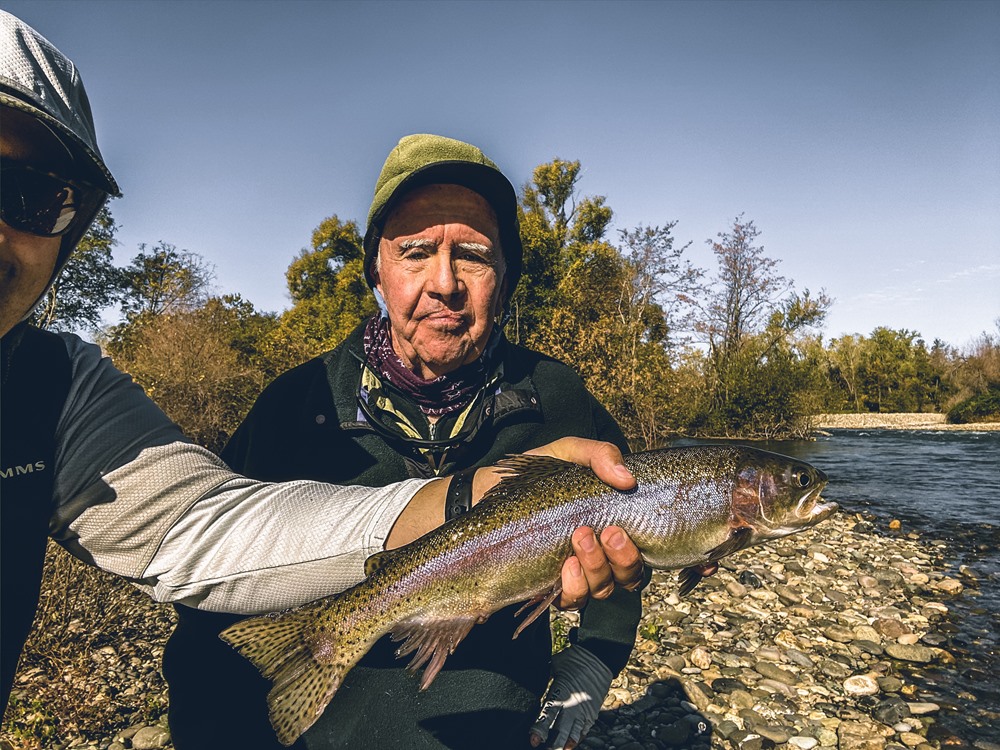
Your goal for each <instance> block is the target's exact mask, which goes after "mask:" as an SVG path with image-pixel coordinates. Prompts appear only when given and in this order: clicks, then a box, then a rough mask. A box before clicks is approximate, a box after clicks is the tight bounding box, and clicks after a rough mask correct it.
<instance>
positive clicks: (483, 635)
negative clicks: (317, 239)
mask: <svg viewBox="0 0 1000 750" xmlns="http://www.w3.org/2000/svg"><path fill="white" fill-rule="evenodd" d="M364 253H365V256H364V262H365V273H366V277H367V279H368V282H369V284H370V286H371V287H372V289H373V291H374V293H375V294H376V297H377V298H378V300H379V304H380V307H381V308H382V310H383V312H382V313H378V314H376V315H374V316H373V317H372V318H371V319H369V320H367V321H365V322H363V323H362V324H361V325H360V326H359V327H358V328H357V329H356V330H355V331H354V332H353V333H352V334H351V335H350V336H348V338H347V339H346V340H345V341H344V342H343V343H342V344H340V345H339V346H338V347H337V348H335V349H334V350H333V351H330V352H327V353H326V354H324V355H322V356H320V357H317V358H316V359H314V360H312V361H310V362H307V363H305V364H304V365H301V366H300V367H298V368H295V369H294V370H291V371H290V372H287V373H285V374H284V375H282V376H280V377H279V378H278V379H277V380H275V381H274V383H272V384H271V385H270V386H269V387H268V388H267V389H265V391H264V393H263V394H262V395H261V396H260V398H259V399H258V401H257V403H256V404H255V405H254V407H253V409H252V410H251V412H250V414H249V415H248V416H247V418H246V420H245V421H244V423H243V424H242V425H241V426H240V428H239V429H238V430H237V431H236V433H235V434H234V436H233V438H232V440H231V441H230V443H229V445H228V446H227V447H226V449H225V450H224V451H223V453H222V456H223V458H224V459H225V460H226V462H227V463H228V464H229V465H230V466H231V467H232V468H233V469H234V470H237V471H242V472H245V473H246V474H247V475H249V476H253V477H256V478H259V479H266V480H270V481H285V480H289V479H294V478H308V479H315V480H323V481H329V482H336V483H345V484H355V485H369V486H382V485H386V484H389V483H391V482H395V481H400V480H404V479H406V478H407V477H418V476H420V477H431V476H442V475H446V474H452V473H454V472H458V473H457V474H456V476H455V478H454V479H453V480H452V482H451V485H450V487H449V493H448V500H447V503H446V510H445V514H444V515H443V516H442V514H441V512H440V508H438V507H434V508H432V509H430V511H431V512H429V513H420V512H419V511H418V510H417V509H416V507H415V505H414V504H411V505H410V506H409V509H408V513H409V512H412V513H413V518H414V519H415V523H414V525H413V526H411V525H410V523H409V521H408V519H407V517H406V516H407V514H404V516H401V517H400V520H399V522H398V523H397V524H396V526H395V527H394V529H393V531H392V533H391V534H390V536H389V538H388V544H387V547H395V546H398V545H401V544H405V543H406V542H409V541H412V540H413V539H416V538H417V537H418V536H420V535H421V534H422V533H424V532H426V531H427V530H428V523H427V521H428V519H429V520H430V522H431V526H437V525H439V524H440V523H441V522H442V521H445V520H447V519H450V518H453V517H455V516H457V515H459V514H461V513H462V512H464V511H465V510H467V509H468V508H469V507H470V506H471V498H470V495H469V492H468V490H469V487H470V479H471V477H472V475H473V473H474V472H475V471H476V468H477V467H481V466H486V465H489V464H491V463H493V462H495V461H497V460H498V459H501V458H503V456H504V455H505V454H509V453H518V452H524V451H527V450H530V449H533V448H536V447H537V446H540V445H543V444H545V443H547V442H549V441H551V440H554V439H557V438H560V437H564V436H570V435H572V436H579V437H585V438H594V439H599V440H607V441H610V442H612V443H614V444H615V445H617V446H618V447H619V448H621V449H622V450H626V449H627V445H626V441H625V438H624V436H623V434H622V432H621V430H620V429H619V428H618V426H617V425H616V424H615V422H614V420H613V419H612V418H611V416H610V414H608V412H607V411H606V410H605V409H604V408H603V407H602V406H601V405H600V404H599V403H598V402H597V401H596V399H594V397H593V396H592V395H591V394H590V393H589V392H588V391H587V390H586V388H585V387H584V385H583V383H582V381H581V380H580V378H579V377H578V376H577V375H576V374H575V373H574V372H573V371H572V370H571V369H570V368H568V367H566V366H565V365H563V364H561V363H559V362H557V361H556V360H553V359H551V358H549V357H546V356H544V355H541V354H539V353H537V352H533V351H530V350H527V349H524V348H523V347H519V346H516V345H513V344H512V343H510V342H509V341H507V339H506V338H505V336H504V334H503V330H502V321H503V318H504V313H505V308H506V302H507V300H509V299H510V298H511V295H512V294H513V292H514V289H515V287H516V286H517V283H518V278H519V276H520V273H521V262H522V248H521V241H520V235H519V229H518V220H517V199H516V195H515V192H514V188H513V187H512V185H511V184H510V182H509V181H508V180H507V178H506V177H505V176H504V175H503V173H502V172H501V171H500V170H499V169H498V168H497V166H496V165H495V164H494V163H493V162H492V161H490V160H489V159H488V158H487V157H486V156H485V155H484V154H483V153H482V151H480V150H479V149H478V148H476V147H474V146H472V145H469V144H467V143H463V142H460V141H456V140H452V139H449V138H444V137H441V136H436V135H413V136H407V137H405V138H403V139H402V140H401V141H400V142H399V144H398V145H397V146H396V147H395V149H393V151H392V152H391V153H390V155H389V157H388V158H387V160H386V162H385V165H384V166H383V168H382V172H381V174H380V176H379V178H378V181H377V183H376V187H375V196H374V200H373V203H372V207H371V211H370V213H369V218H368V227H367V232H366V234H365V239H364ZM331 457H338V458H339V459H340V460H330V458H331ZM360 514H361V511H360V510H359V519H358V522H359V523H360V522H362V521H363V522H365V523H367V521H365V520H364V518H363V516H361V515H360ZM358 532H359V529H358V526H357V525H346V526H345V527H344V529H343V530H342V533H343V534H344V535H345V536H349V535H351V534H357V533H358ZM578 535H579V542H580V543H581V544H582V545H584V546H585V547H588V548H596V547H598V546H600V545H599V544H598V542H597V540H596V539H594V537H593V533H592V532H589V531H588V530H584V531H582V532H578ZM602 541H603V542H604V543H605V545H606V546H608V547H609V548H611V549H613V548H615V546H616V545H624V544H626V543H627V542H626V539H625V537H624V534H622V533H621V532H620V531H619V532H617V533H610V534H607V535H606V536H605V538H604V539H603V540H602ZM640 596H641V594H640V592H639V591H628V590H625V589H624V588H619V589H618V590H617V591H615V592H614V593H613V594H612V595H611V596H609V597H608V598H607V599H603V600H600V601H596V600H595V601H591V602H590V603H589V604H588V605H587V606H586V607H585V608H584V609H583V610H582V613H581V623H580V628H579V631H578V632H574V634H573V638H572V640H573V645H571V646H570V647H569V648H567V649H565V650H564V651H562V652H560V653H559V654H556V656H555V657H552V656H551V638H550V628H549V618H548V614H547V612H546V613H545V615H544V616H542V617H539V618H538V619H537V620H536V621H534V622H533V623H532V624H531V625H529V626H528V627H527V628H526V629H525V630H524V631H523V632H521V633H520V635H519V636H518V637H517V639H516V640H514V639H513V638H512V636H513V634H514V631H515V629H516V627H517V624H518V623H517V620H516V619H515V612H516V611H517V610H518V608H519V606H517V605H515V606H511V607H508V608H506V609H504V610H501V611H500V612H497V613H495V614H494V615H492V616H491V617H490V618H489V620H487V621H486V622H485V624H482V625H480V626H478V627H476V628H473V630H472V632H471V633H470V634H469V635H468V637H467V638H466V639H465V640H464V641H463V642H462V643H461V644H460V645H459V646H458V647H457V649H456V650H455V652H454V654H453V655H452V656H451V657H450V658H449V659H448V660H447V661H446V662H445V665H444V668H443V669H442V671H441V673H440V674H439V675H438V676H437V678H436V681H435V682H434V685H433V686H432V687H431V688H430V689H428V690H427V691H426V692H422V693H421V692H418V681H417V680H416V679H415V678H414V677H413V675H412V674H410V673H408V672H407V671H406V669H405V667H406V660H405V659H403V660H397V658H396V654H395V652H396V648H397V644H394V643H393V641H392V639H391V638H390V637H388V636H386V637H384V638H382V639H381V640H380V641H379V642H378V643H377V644H376V645H375V646H374V648H373V649H372V650H371V651H370V652H369V653H368V654H367V655H366V656H365V657H364V658H363V659H362V660H361V661H360V662H359V664H358V665H357V666H356V667H354V668H353V669H352V670H351V671H350V672H349V673H348V675H347V677H346V679H345V681H344V684H343V686H342V687H341V688H340V690H339V692H338V693H337V694H336V695H335V696H334V698H333V700H332V701H331V702H330V704H329V705H328V706H327V708H326V710H325V712H324V713H323V715H322V716H321V717H320V718H319V720H318V721H317V722H316V723H315V724H314V725H313V726H312V727H311V728H310V729H309V730H308V731H306V733H305V734H304V735H303V736H302V738H301V740H299V741H298V742H297V743H296V745H295V746H296V747H306V748H323V749H324V750H330V749H332V748H375V747H380V748H408V749H410V748H414V749H416V748H428V749H430V748H435V749H440V748H473V747H474V748H503V749H504V750H512V749H513V748H518V747H528V746H529V743H530V744H531V745H534V746H537V745H540V744H541V743H542V742H543V741H545V740H546V739H549V737H548V735H549V734H550V732H551V740H552V746H554V747H560V748H561V747H572V746H573V745H575V744H576V743H577V742H579V740H580V739H581V738H582V736H583V735H584V734H585V733H586V731H587V730H588V729H589V728H590V726H591V725H592V723H593V721H594V719H595V718H596V716H597V712H598V710H599V708H600V706H601V703H602V701H603V700H604V697H605V696H606V694H607V691H608V688H609V687H610V683H611V680H612V679H613V677H614V675H616V674H617V673H618V672H619V671H620V670H621V669H622V668H623V667H624V666H625V664H626V662H627V660H628V657H629V655H630V653H631V650H632V646H633V644H634V640H635V633H636V627H637V625H638V621H639V617H640V615H641V601H640ZM178 612H179V624H178V627H177V629H176V631H175V633H174V635H173V636H172V637H171V639H170V642H169V643H168V646H167V649H166V653H165V654H164V674H165V676H166V678H167V681H168V683H169V686H170V727H171V733H172V736H173V739H174V743H175V746H176V747H177V748H178V750H197V748H208V747H211V746H212V745H213V744H216V745H217V744H218V743H219V742H222V741H223V740H224V739H225V740H228V741H229V742H233V743H235V744H237V745H239V746H240V747H242V748H259V749H260V750H263V749H264V748H279V747H280V745H279V744H278V742H277V739H276V738H275V737H274V734H273V732H269V731H268V728H269V725H268V721H267V704H266V695H267V692H268V690H269V688H270V684H269V682H268V681H266V680H265V679H263V678H262V677H260V676H259V675H258V674H256V670H255V669H254V668H253V667H252V666H251V665H250V664H249V663H248V662H246V661H245V660H244V659H242V658H241V657H240V656H239V655H238V654H236V652H234V651H232V650H230V649H229V647H228V646H227V645H226V644H224V643H222V642H221V641H220V640H219V638H218V634H219V632H220V631H221V630H223V629H224V628H225V627H227V626H229V625H231V624H232V623H233V622H235V621H236V619H238V618H232V617H229V618H227V617H224V616H218V615H212V614H208V613H203V612H198V611H193V610H191V609H189V608H187V607H183V606H181V607H178ZM552 677H554V678H555V681H554V682H553V683H552V687H551V689H550V692H549V699H548V700H545V701H543V700H542V696H543V694H545V692H546V687H547V686H548V685H549V682H550V678H552ZM219 696H223V697H222V698H219ZM564 699H566V700H564ZM540 705H543V706H544V708H543V711H542V715H541V716H539V706H540ZM536 719H537V720H536Z"/></svg>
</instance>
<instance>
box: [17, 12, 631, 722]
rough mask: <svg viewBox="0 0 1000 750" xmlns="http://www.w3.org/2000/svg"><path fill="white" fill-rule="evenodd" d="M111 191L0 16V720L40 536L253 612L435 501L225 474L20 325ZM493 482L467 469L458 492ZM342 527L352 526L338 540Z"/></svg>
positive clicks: (52, 67) (173, 429)
mask: <svg viewBox="0 0 1000 750" xmlns="http://www.w3.org/2000/svg"><path fill="white" fill-rule="evenodd" d="M118 192H119V191H118V186H117V184H116V182H115V180H114V177H113V176H112V175H111V173H110V171H109V170H108V168H107V166H106V165H105V163H104V160H103V158H102V157H101V154H100V151H99V150H98V147H97V142H96V137H95V133H94V126H93V120H92V116H91V112H90V106H89V103H88V100H87V95H86V92H85V90H84V88H83V84H82V82H81V80H80V77H79V73H78V71H77V70H76V68H75V67H74V66H73V63H72V62H70V61H69V60H68V59H67V58H66V57H64V56H63V55H62V54H61V53H60V52H59V51H58V50H57V49H56V48H55V47H53V46H52V45H51V44H50V43H49V42H48V41H47V40H45V39H44V38H43V37H42V36H41V35H39V34H38V33H37V32H36V31H35V30H34V29H32V28H31V27H29V26H27V25H26V24H24V23H23V22H22V21H20V20H19V19H17V18H15V17H14V16H12V15H10V14H9V13H6V12H4V11H0V193H2V195H0V199H2V200H0V337H2V338H0V422H2V425H0V428H2V430H0V483H2V484H0V488H2V494H0V510H2V519H0V534H2V539H0V555H2V558H0V596H2V601H0V612H2V620H0V629H2V630H0V635H2V638H0V667H2V669H0V672H2V673H0V690H2V695H0V709H2V708H4V707H6V705H7V702H8V699H9V697H10V689H11V684H12V681H13V678H14V673H15V669H16V664H17V659H18V655H19V653H20V650H21V647H22V645H23V643H24V641H25V639H26V637H27V634H28V631H29V629H30V627H31V622H32V618H33V615H34V610H35V607H36V604H37V600H38V594H39V587H40V582H41V574H42V565H43V561H44V557H45V549H46V538H47V537H52V538H53V539H55V540H56V541H58V542H59V543H60V544H62V545H63V546H64V547H65V548H66V549H67V550H69V551H70V552H71V553H72V554H74V555H75V556H77V557H78V558H80V559H82V560H84V561H86V562H88V563H91V564H94V565H97V566H100V567H101V568H103V569H105V570H108V571H110V572H113V573H116V574H118V575H120V576H122V577H124V578H126V579H128V580H129V581H131V582H132V583H134V584H136V585H137V586H139V587H140V588H141V589H143V590H144V591H146V592H147V593H148V594H150V595H151V596H153V597H154V598H156V599H157V600H159V601H172V602H183V603H185V604H186V605H188V606H191V607H198V608H203V609H212V610H220V611H226V612H241V613H246V614H252V613H262V612H268V611H273V610H276V609H282V608H285V607H290V606H294V605H297V604H302V603H305V602H308V601H311V600H314V599H317V598H319V597H322V596H325V595H328V594H331V593H334V592H336V591H340V590H342V589H343V588H344V587H345V586H349V585H351V584H353V583H356V582H357V581H359V580H361V579H362V578H363V577H364V570H363V563H364V560H365V559H366V558H367V557H368V556H370V555H371V554H373V553H375V552H378V551H381V550H383V549H384V548H385V547H386V545H387V543H388V539H389V538H390V537H391V536H392V535H393V534H394V533H398V532H396V529H397V527H400V528H403V527H405V528H407V529H412V530H413V531H414V532H416V531H419V523H417V522H415V521H414V520H413V517H414V511H415V510H416V509H423V508H433V507H437V508H439V509H443V507H444V498H445V492H446V490H447V486H448V481H447V480H440V479H436V480H430V481H428V480H426V479H412V480H407V481H401V482H398V483H395V484H392V485H387V486H384V487H378V488H368V487H337V486H333V485H330V484H324V483H319V482H312V481H299V482H289V483H284V484H268V483H265V482H261V481H256V480H251V479H248V478H246V477H243V476H240V475H237V474H235V473H233V472H232V471H231V470H230V469H229V468H227V467H226V466H225V465H224V464H223V463H222V462H221V461H220V460H219V459H218V458H216V457H215V456H213V455H212V454H211V453H209V452H208V451H206V450H204V449H202V448H200V447H198V446H196V445H194V444H193V443H191V442H190V441H189V440H187V439H186V438H185V437H184V436H183V435H182V434H181V432H180V430H179V429H178V428H177V426H176V425H174V424H173V423H172V422H170V420H169V419H168V418H167V417H166V416H165V415H164V414H163V413H162V412H161V411H160V410H159V409H158V408H157V407H156V406H155V405H154V404H153V403H152V402H151V401H150V400H149V399H148V398H147V397H146V396H145V394H144V393H143V392H142V389H141V388H139V387H138V386H136V385H135V384H134V383H133V382H132V381H131V379H130V378H129V377H128V376H127V375H125V374H123V373H121V372H119V371H118V370H116V369H115V368H114V366H113V365H112V364H111V363H110V361H109V360H107V359H106V358H102V356H101V353H100V350H99V349H98V348H97V347H96V346H93V345H90V344H86V343H84V342H83V341H82V340H80V339H79V338H78V337H76V336H73V335H70V334H53V333H48V332H45V331H41V330H39V329H37V328H34V327H32V326H31V325H29V324H28V323H27V322H26V321H27V319H28V318H29V317H30V314H31V311H32V309H33V307H34V305H35V304H37V302H38V301H39V300H41V298H42V297H43V296H44V294H45V292H46V290H47V289H48V287H49V286H50V285H51V284H52V282H53V281H54V279H55V278H56V276H57V275H58V273H59V271H60V269H61V268H62V266H63V265H64V264H65V262H66V260H67V258H68V257H69V255H70V253H71V252H72V250H73V248H74V247H75V246H76V244H77V242H78V241H79V239H80V238H81V237H82V236H83V234H84V233H85V232H86V230H87V228H88V226H89V225H90V222H91V221H92V220H93V218H94V217H95V216H96V214H97V213H98V211H99V210H100V208H101V206H102V205H103V204H104V202H105V200H106V199H107V198H108V196H110V195H117V194H118ZM542 452H547V453H550V454H552V455H557V456H562V457H563V458H566V459H568V460H572V461H575V462H577V463H582V464H584V465H590V466H591V467H592V468H593V469H594V470H595V471H596V472H597V473H598V475H599V476H600V477H601V478H602V479H604V480H605V481H608V482H609V483H610V484H611V485H612V486H615V487H619V488H621V489H627V488H629V487H631V486H633V485H634V480H633V479H632V477H631V475H630V474H628V472H627V470H625V469H624V467H622V466H620V465H619V464H620V459H621V456H620V453H619V451H618V449H617V448H616V447H615V446H612V445H608V444H604V443H598V442H594V441H584V440H575V441H574V440H566V441H556V442H554V443H552V444H551V445H548V446H545V447H544V448H543V449H542ZM495 474H496V472H495V470H492V469H483V470H482V471H480V472H477V474H476V475H475V477H474V478H473V480H474V483H475V485H476V487H475V489H476V492H475V494H474V497H478V496H479V495H480V494H481V492H482V491H484V490H485V489H486V488H487V487H489V486H492V484H494V483H495V481H496V476H495ZM359 507H364V508H366V509H367V510H366V513H365V517H364V519H362V518H360V517H359V515H358V511H357V509H358V508H359ZM441 512H442V514H443V510H442V511H441ZM278 519H280V523H276V520H278ZM350 523H353V524H355V525H356V528H357V533H356V534H353V535H350V536H345V535H344V534H343V533H342V529H343V527H344V525H345V524H350ZM630 547H631V545H630V543H627V544H626V546H625V548H624V551H619V550H616V549H615V548H609V550H608V557H607V558H606V557H605V555H604V553H603V551H602V550H600V549H596V550H595V549H584V548H582V547H579V546H578V547H577V549H578V551H579V553H580V554H579V557H578V558H577V559H576V560H571V561H568V562H567V565H566V575H565V578H564V585H565V587H566V589H567V596H566V597H565V599H564V601H563V605H564V606H578V605H580V604H582V603H583V602H584V601H586V600H587V598H588V597H589V595H590V594H591V592H593V593H594V595H595V596H605V595H606V594H607V592H608V591H609V590H611V589H613V588H614V586H615V585H616V583H620V584H622V585H629V584H633V583H634V582H635V581H636V580H638V576H637V573H636V570H635V561H636V560H637V559H638V558H637V557H636V558H635V559H632V558H631V555H632V554H633V553H635V554H636V555H637V552H636V551H635V549H634V547H631V548H630ZM609 559H610V562H609ZM581 570H582V571H583V572H582V573H581V572H580V571H581Z"/></svg>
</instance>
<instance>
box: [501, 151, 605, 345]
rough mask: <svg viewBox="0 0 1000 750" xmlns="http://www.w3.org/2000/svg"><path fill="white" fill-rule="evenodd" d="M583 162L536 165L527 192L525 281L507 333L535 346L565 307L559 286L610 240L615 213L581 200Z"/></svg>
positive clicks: (599, 202) (599, 201) (598, 201)
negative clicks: (574, 266) (591, 252)
mask: <svg viewBox="0 0 1000 750" xmlns="http://www.w3.org/2000/svg"><path fill="white" fill-rule="evenodd" d="M579 178H580V162H579V161H572V162H570V161H563V160H562V159H554V160H552V161H551V162H549V163H547V164H541V165H539V166H537V167H535V170H534V172H533V174H532V181H531V182H529V183H528V184H527V185H525V186H524V187H523V188H522V191H521V202H520V213H519V219H520V223H521V244H522V246H523V248H524V255H523V259H522V273H521V281H520V283H519V284H518V287H517V289H516V290H515V292H514V294H513V295H512V296H511V299H510V300H509V303H508V307H509V309H510V313H511V320H510V323H509V325H508V328H507V335H508V336H509V337H510V338H511V339H512V340H513V341H515V342H517V343H528V344H530V343H531V342H532V341H533V339H534V337H536V336H538V335H541V334H540V332H541V331H543V330H544V329H545V328H546V327H548V326H551V325H552V316H553V314H554V312H555V311H556V309H557V308H558V307H560V306H561V305H563V304H564V300H563V299H562V298H560V295H559V285H560V283H561V281H562V279H563V277H564V276H565V274H566V273H567V272H568V271H569V269H570V267H571V266H572V264H573V262H574V261H575V260H577V259H579V258H578V255H579V254H580V253H583V254H585V253H586V252H587V251H586V250H585V248H587V247H589V246H591V245H593V244H594V243H597V242H600V241H602V240H603V239H604V235H605V232H606V231H607V228H608V225H609V224H610V222H611V217H612V212H611V209H610V208H609V207H608V206H606V205H605V202H604V198H603V197H601V196H596V197H579V198H578V197H577V194H576V190H577V182H578V180H579Z"/></svg>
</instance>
